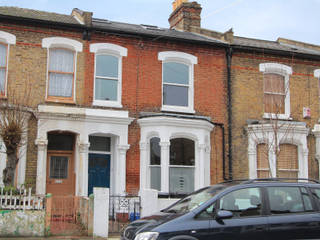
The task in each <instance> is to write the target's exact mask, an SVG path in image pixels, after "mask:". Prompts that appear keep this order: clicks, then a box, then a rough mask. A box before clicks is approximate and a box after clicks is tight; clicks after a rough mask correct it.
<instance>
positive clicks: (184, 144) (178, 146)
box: [170, 138, 194, 166]
mask: <svg viewBox="0 0 320 240" xmlns="http://www.w3.org/2000/svg"><path fill="white" fill-rule="evenodd" d="M170 165H183V166H194V141H192V140H189V139H186V138H175V139H171V140H170Z"/></svg>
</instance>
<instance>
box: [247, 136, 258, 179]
mask: <svg viewBox="0 0 320 240" xmlns="http://www.w3.org/2000/svg"><path fill="white" fill-rule="evenodd" d="M248 160H249V178H250V179H255V178H257V147H256V146H255V142H254V140H253V139H252V137H251V135H249V144H248Z"/></svg>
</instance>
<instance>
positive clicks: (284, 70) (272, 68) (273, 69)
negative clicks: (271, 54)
mask: <svg viewBox="0 0 320 240" xmlns="http://www.w3.org/2000/svg"><path fill="white" fill-rule="evenodd" d="M259 71H260V72H263V73H264V74H268V73H274V74H279V75H281V76H283V77H284V82H285V94H286V96H285V100H284V104H285V106H284V114H275V113H264V114H263V118H272V119H287V120H288V119H290V112H291V110H290V84H289V75H292V68H291V67H289V66H286V65H284V64H280V63H261V64H260V65H259ZM263 94H264V93H263Z"/></svg>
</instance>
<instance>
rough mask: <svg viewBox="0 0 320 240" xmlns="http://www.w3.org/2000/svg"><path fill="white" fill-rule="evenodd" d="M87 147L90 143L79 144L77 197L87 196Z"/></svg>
mask: <svg viewBox="0 0 320 240" xmlns="http://www.w3.org/2000/svg"><path fill="white" fill-rule="evenodd" d="M89 146H90V143H80V144H79V151H80V161H79V172H78V173H77V174H79V177H77V179H78V185H79V196H87V195H88V154H89Z"/></svg>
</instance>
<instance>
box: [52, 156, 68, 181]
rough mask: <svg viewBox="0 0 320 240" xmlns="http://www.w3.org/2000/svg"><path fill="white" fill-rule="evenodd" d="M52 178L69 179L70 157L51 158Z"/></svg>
mask: <svg viewBox="0 0 320 240" xmlns="http://www.w3.org/2000/svg"><path fill="white" fill-rule="evenodd" d="M50 178H59V179H66V178H68V157H63V156H51V157H50Z"/></svg>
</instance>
